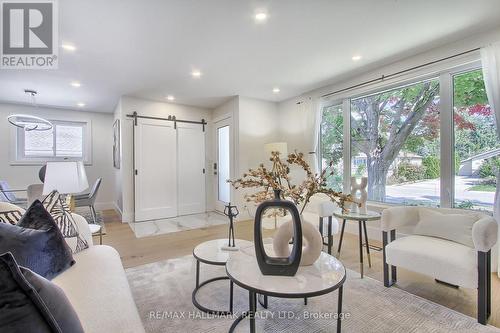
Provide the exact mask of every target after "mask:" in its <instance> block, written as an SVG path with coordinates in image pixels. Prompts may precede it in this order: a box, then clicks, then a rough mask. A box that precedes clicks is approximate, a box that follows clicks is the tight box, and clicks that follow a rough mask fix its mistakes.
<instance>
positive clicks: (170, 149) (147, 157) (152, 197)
mask: <svg viewBox="0 0 500 333" xmlns="http://www.w3.org/2000/svg"><path fill="white" fill-rule="evenodd" d="M176 141H177V140H176V130H175V129H174V123H173V122H170V121H161V120H152V119H141V118H138V119H137V126H135V131H134V155H135V156H134V157H135V169H136V176H135V220H136V221H146V220H156V219H162V218H168V217H174V216H177V215H178V214H177V142H176Z"/></svg>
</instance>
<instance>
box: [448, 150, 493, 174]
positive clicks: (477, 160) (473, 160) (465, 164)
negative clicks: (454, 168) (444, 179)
mask: <svg viewBox="0 0 500 333" xmlns="http://www.w3.org/2000/svg"><path fill="white" fill-rule="evenodd" d="M499 155H500V148H497V149H493V150H490V151H486V152H484V153H480V154H477V155H474V156H472V157H470V158H468V159H466V160H463V161H462V162H460V169H459V170H458V175H459V176H469V177H470V176H477V175H478V173H479V167H480V166H481V164H483V161H484V160H487V159H489V158H492V157H495V156H499Z"/></svg>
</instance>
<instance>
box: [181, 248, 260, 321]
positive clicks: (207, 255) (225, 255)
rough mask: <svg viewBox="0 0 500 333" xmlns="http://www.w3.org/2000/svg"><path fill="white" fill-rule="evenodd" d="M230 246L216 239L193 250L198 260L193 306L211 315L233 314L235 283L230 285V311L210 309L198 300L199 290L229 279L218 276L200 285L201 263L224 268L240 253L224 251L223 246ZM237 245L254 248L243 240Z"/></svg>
mask: <svg viewBox="0 0 500 333" xmlns="http://www.w3.org/2000/svg"><path fill="white" fill-rule="evenodd" d="M227 245H228V240H227V239H215V240H211V241H207V242H204V243H201V244H199V245H198V246H196V247H195V248H194V250H193V256H194V257H195V259H196V287H195V288H194V290H193V294H192V297H191V299H192V301H193V305H194V306H196V307H197V308H198V309H199V310H201V311H203V312H206V313H210V314H215V315H227V314H231V313H232V312H233V282H232V281H230V284H229V311H222V310H213V309H209V308H207V307H205V306H203V305H201V304H200V303H198V301H197V300H196V294H197V293H198V290H200V288H201V287H203V286H205V285H207V284H209V283H211V282H214V281H219V280H227V279H229V278H228V277H227V276H218V277H215V278H212V279H208V280H206V281H203V282H202V283H200V263H204V264H207V265H215V266H224V265H225V264H226V262H227V260H228V259H229V257H230V256H232V255H234V254H236V253H238V252H239V250H236V251H229V250H223V249H222V247H223V246H227ZM235 245H236V246H237V247H239V248H240V249H242V248H245V247H253V243H252V242H249V241H246V240H243V239H236V240H235Z"/></svg>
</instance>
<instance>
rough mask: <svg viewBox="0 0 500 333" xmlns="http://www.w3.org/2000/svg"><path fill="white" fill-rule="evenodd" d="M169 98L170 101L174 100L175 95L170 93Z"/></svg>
mask: <svg viewBox="0 0 500 333" xmlns="http://www.w3.org/2000/svg"><path fill="white" fill-rule="evenodd" d="M167 99H168V100H169V101H173V100H175V97H174V96H172V95H168V96H167Z"/></svg>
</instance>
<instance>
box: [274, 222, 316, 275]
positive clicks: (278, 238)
mask: <svg viewBox="0 0 500 333" xmlns="http://www.w3.org/2000/svg"><path fill="white" fill-rule="evenodd" d="M300 218H301V226H302V257H301V259H300V266H309V265H312V264H314V263H315V262H316V260H317V259H318V258H319V256H320V255H321V251H322V250H323V239H322V238H321V234H320V233H319V230H318V229H317V228H316V227H315V226H314V225H313V224H312V223H309V222H307V221H305V220H304V217H303V216H302V215H301V217H300ZM292 237H293V223H292V221H291V220H290V221H287V222H285V223H284V224H282V225H281V226H280V227H279V228H278V230H277V231H276V234H275V235H274V238H273V249H274V253H275V255H276V256H278V257H288V256H289V254H290V245H289V242H290V240H291V239H292Z"/></svg>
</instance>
